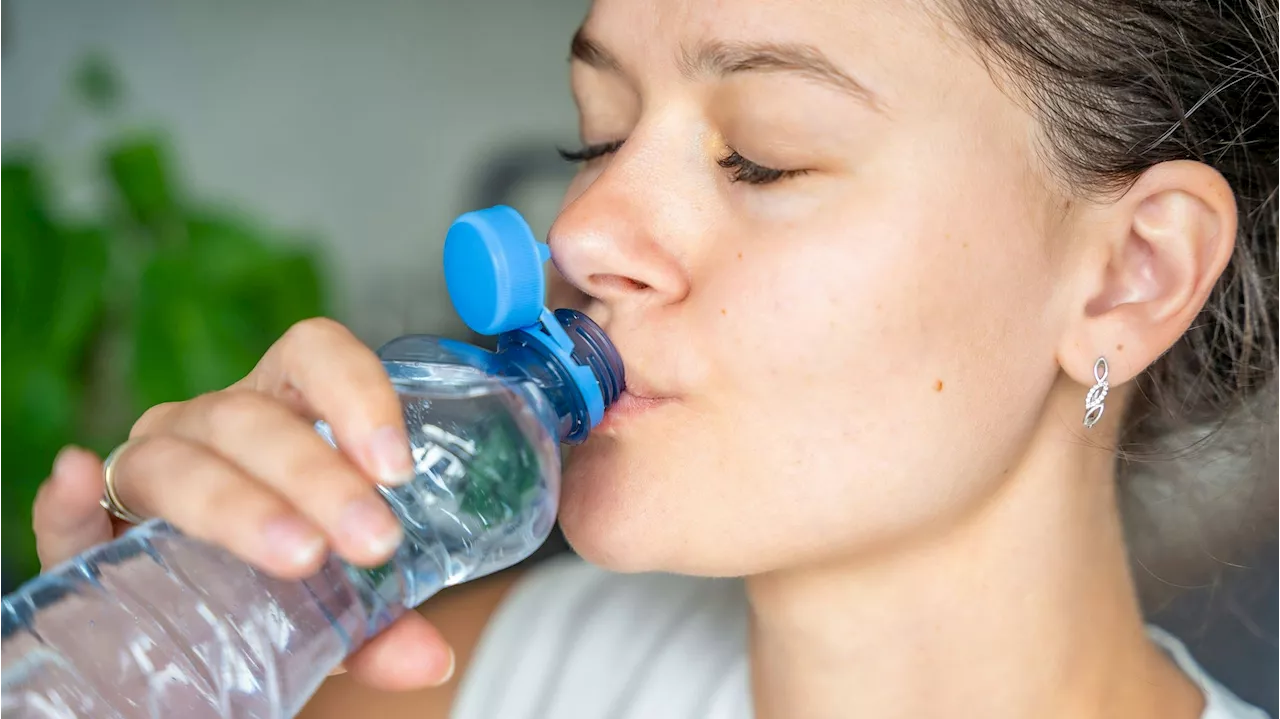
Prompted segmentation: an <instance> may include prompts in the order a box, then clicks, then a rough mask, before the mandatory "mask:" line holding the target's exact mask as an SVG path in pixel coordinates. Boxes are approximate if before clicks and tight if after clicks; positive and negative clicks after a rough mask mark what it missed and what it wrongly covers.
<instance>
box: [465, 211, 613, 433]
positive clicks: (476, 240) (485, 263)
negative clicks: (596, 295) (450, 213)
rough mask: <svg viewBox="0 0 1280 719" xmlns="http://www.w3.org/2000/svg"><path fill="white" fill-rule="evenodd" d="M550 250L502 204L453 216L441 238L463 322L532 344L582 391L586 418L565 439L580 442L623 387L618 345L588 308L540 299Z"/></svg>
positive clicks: (501, 341)
mask: <svg viewBox="0 0 1280 719" xmlns="http://www.w3.org/2000/svg"><path fill="white" fill-rule="evenodd" d="M550 258H551V249H550V248H549V247H547V246H546V245H545V244H543V243H541V242H538V241H537V240H536V239H535V238H534V236H533V231H532V230H530V229H529V225H528V223H526V222H525V221H524V218H523V217H521V216H520V213H518V212H516V211H515V210H513V209H511V208H510V207H506V206H503V205H498V206H496V207H490V208H489V209H487V210H476V211H474V212H468V213H466V214H465V215H462V216H461V217H459V218H458V219H456V220H454V222H453V225H451V226H450V227H449V233H448V235H447V236H446V237H445V241H444V281H445V285H446V286H447V287H448V288H449V298H450V299H451V300H452V301H453V306H454V308H455V309H456V310H457V311H458V315H459V316H461V317H462V321H463V322H465V323H466V324H467V326H468V327H470V328H471V329H472V331H474V332H476V333H478V334H482V335H502V336H501V337H500V338H499V340H498V347H499V349H501V348H502V347H503V346H504V345H510V344H513V343H514V344H525V345H528V344H532V345H534V346H536V347H538V348H540V354H541V355H542V356H544V357H546V358H547V360H548V361H550V362H552V363H554V364H555V365H556V366H557V367H558V368H559V369H560V370H562V371H563V374H564V376H565V377H566V378H567V379H568V381H569V382H570V383H571V384H572V385H573V387H574V388H575V389H576V390H577V395H578V398H579V399H580V400H581V402H582V407H583V409H584V410H585V412H586V420H587V422H586V424H584V425H581V426H575V427H573V428H572V429H571V431H570V433H569V435H568V436H566V437H562V439H563V440H566V441H569V442H580V441H582V440H583V439H585V438H586V434H587V431H588V430H589V429H590V428H592V427H595V426H596V425H597V424H599V423H600V421H601V420H602V419H603V418H604V411H605V409H606V408H607V407H608V406H609V405H611V404H613V402H614V401H615V400H617V398H618V396H619V395H620V394H621V393H622V390H623V388H624V387H625V382H626V380H625V376H624V370H623V366H622V358H621V357H619V356H618V350H617V348H615V347H614V346H613V343H612V342H610V341H609V338H608V337H607V336H605V334H604V331H603V330H601V329H600V327H599V326H597V325H596V324H595V323H594V322H592V321H591V319H590V318H588V317H587V316H586V315H583V314H581V313H579V312H575V311H572V310H557V311H556V312H551V311H550V310H549V309H547V308H545V307H544V306H543V302H544V301H545V299H544V295H545V294H546V278H545V276H544V275H543V267H542V266H543V264H544V263H546V261H547V260H548V259H550Z"/></svg>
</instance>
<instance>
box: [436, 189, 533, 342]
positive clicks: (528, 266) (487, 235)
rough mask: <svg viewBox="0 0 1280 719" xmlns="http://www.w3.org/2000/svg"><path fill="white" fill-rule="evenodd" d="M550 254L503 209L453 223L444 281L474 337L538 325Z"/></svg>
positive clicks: (517, 216)
mask: <svg viewBox="0 0 1280 719" xmlns="http://www.w3.org/2000/svg"><path fill="white" fill-rule="evenodd" d="M550 257H551V249H550V248H549V247H547V246H546V245H545V244H543V243H541V242H538V241H537V240H536V239H534V237H533V231H532V230H530V229H529V225H528V223H526V222H525V221H524V218H523V217H521V216H520V213H518V212H516V211H515V210H513V209H511V208H510V207H506V206H503V205H498V206H497V207H491V208H489V209H487V210H477V211H475V212H468V213H466V214H465V215H462V216H461V217H459V218H458V219H456V220H454V222H453V225H451V226H450V227H449V233H448V235H446V237H445V241H444V282H445V285H446V286H447V287H448V288H449V298H450V299H451V300H452V301H453V306H454V309H456V310H457V311H458V315H459V316H460V317H462V321H463V322H465V323H466V325H467V326H468V327H470V328H471V329H472V330H473V331H474V332H476V333H478V334H482V335H496V334H501V333H503V332H509V331H511V330H514V329H519V328H521V327H528V326H529V325H534V324H537V323H538V318H539V317H540V316H541V315H542V311H543V306H542V303H543V296H544V295H545V294H546V278H545V275H544V274H543V268H542V266H543V264H544V263H545V262H546V261H547V260H548V259H550Z"/></svg>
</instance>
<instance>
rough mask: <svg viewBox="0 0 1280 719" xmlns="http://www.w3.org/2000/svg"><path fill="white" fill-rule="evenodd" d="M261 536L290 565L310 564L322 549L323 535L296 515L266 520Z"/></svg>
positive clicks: (317, 557) (301, 565)
mask: <svg viewBox="0 0 1280 719" xmlns="http://www.w3.org/2000/svg"><path fill="white" fill-rule="evenodd" d="M262 538H263V540H264V541H265V542H266V543H267V546H269V547H271V549H272V551H273V552H275V553H276V554H277V555H278V556H280V557H281V558H283V559H284V560H285V561H286V562H287V563H288V564H289V566H292V567H303V566H306V565H308V564H311V563H313V562H315V561H316V560H317V559H319V557H320V553H321V552H323V551H324V536H323V535H322V534H320V533H319V532H318V531H316V530H315V529H314V528H312V526H311V525H310V524H308V523H307V522H305V521H304V520H302V519H299V518H298V517H277V518H275V519H273V520H271V521H270V522H267V526H266V527H264V528H263V530H262Z"/></svg>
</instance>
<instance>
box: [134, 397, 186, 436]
mask: <svg viewBox="0 0 1280 719" xmlns="http://www.w3.org/2000/svg"><path fill="white" fill-rule="evenodd" d="M181 404H182V403H181V402H164V403H162V404H158V405H155V406H154V407H150V408H148V409H147V411H145V412H143V413H142V416H141V417H139V418H138V421H137V422H134V423H133V427H131V428H130V429H129V437H130V439H132V438H134V437H141V436H143V435H145V434H149V433H151V432H155V431H156V429H157V428H159V427H161V426H163V424H164V421H165V418H166V417H169V416H170V415H171V414H172V413H173V411H174V410H175V409H176V408H177V407H178V406H179V405H181Z"/></svg>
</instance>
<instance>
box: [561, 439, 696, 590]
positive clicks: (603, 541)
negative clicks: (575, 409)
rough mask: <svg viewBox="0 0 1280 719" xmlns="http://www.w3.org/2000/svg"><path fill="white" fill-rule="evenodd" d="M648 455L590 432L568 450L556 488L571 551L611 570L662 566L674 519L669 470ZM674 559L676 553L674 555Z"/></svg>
mask: <svg viewBox="0 0 1280 719" xmlns="http://www.w3.org/2000/svg"><path fill="white" fill-rule="evenodd" d="M656 465H657V463H655V462H654V461H653V458H652V457H650V458H649V459H647V460H643V459H640V458H637V457H630V456H628V453H627V452H626V451H625V448H624V446H623V445H622V443H620V442H619V441H618V440H617V439H616V438H613V437H608V436H601V437H592V438H591V439H590V440H589V441H588V442H587V443H586V444H584V445H583V446H581V447H576V448H574V449H573V450H571V453H570V458H569V461H568V462H567V463H566V466H565V471H564V477H563V482H562V484H561V489H560V514H559V521H560V529H561V530H562V531H563V532H564V536H565V539H566V540H567V541H568V542H569V545H570V546H571V547H572V548H573V550H574V551H575V552H577V553H578V555H579V556H581V557H582V558H583V559H585V560H587V561H588V562H591V563H592V564H594V565H596V566H599V567H602V568H605V569H609V570H611V571H615V572H628V573H630V572H646V571H663V570H667V569H668V568H669V567H670V564H671V562H670V561H669V560H670V559H672V557H668V556H666V555H667V554H668V550H667V545H668V544H669V543H670V542H671V540H672V539H673V537H675V536H676V535H677V534H678V532H673V531H672V530H673V529H675V528H676V526H677V525H678V523H672V522H671V521H670V520H669V519H667V517H668V516H669V514H670V512H669V508H668V507H664V506H663V504H664V500H663V498H664V497H668V496H670V495H671V493H669V492H664V491H663V490H662V487H663V485H664V484H665V483H666V482H667V479H668V477H667V473H665V472H663V470H662V468H661V467H659V466H656ZM677 559H678V558H677Z"/></svg>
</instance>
